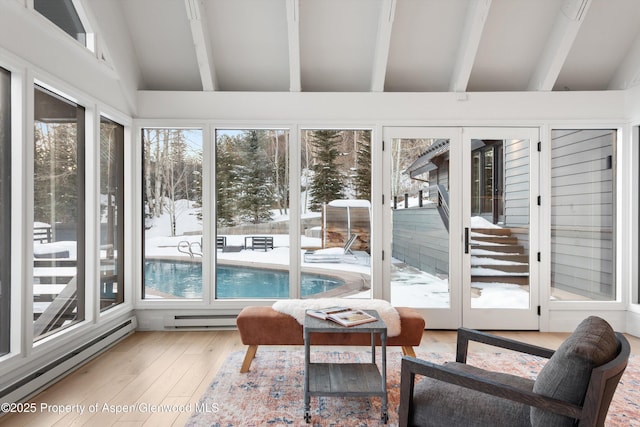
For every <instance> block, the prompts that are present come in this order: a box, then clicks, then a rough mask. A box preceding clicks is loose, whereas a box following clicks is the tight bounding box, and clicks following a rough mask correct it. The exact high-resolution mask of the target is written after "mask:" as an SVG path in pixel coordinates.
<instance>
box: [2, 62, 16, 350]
mask: <svg viewBox="0 0 640 427" xmlns="http://www.w3.org/2000/svg"><path fill="white" fill-rule="evenodd" d="M11 77H12V75H11V71H9V70H7V69H5V68H0V85H2V87H0V103H2V105H1V106H0V108H3V109H5V111H4V116H3V117H2V118H3V121H2V123H0V144H2V147H1V148H0V150H2V156H0V162H1V163H2V170H1V173H2V175H3V179H2V186H1V187H0V193H1V197H2V201H3V203H2V204H1V205H0V209H1V210H2V213H1V214H0V215H1V216H2V222H1V223H0V227H2V228H1V231H2V235H3V237H2V244H1V246H2V251H0V262H2V261H4V262H8V266H5V267H4V268H0V295H1V297H0V357H2V356H4V355H6V354H9V353H10V352H11V325H12V322H11V320H12V310H11V265H12V262H11V260H12V251H11V248H12V244H11V243H12V239H11V229H12V219H11V211H12V209H11V207H12V203H11V198H12V191H11V186H12V180H11V176H12V168H11V163H12V155H11V153H12V149H11V146H12V137H13V135H12V126H11V124H12V123H11V122H12V108H11V107H12V105H11V104H12V96H11V95H12V93H11ZM2 127H6V129H5V131H2V129H1V128H2Z"/></svg>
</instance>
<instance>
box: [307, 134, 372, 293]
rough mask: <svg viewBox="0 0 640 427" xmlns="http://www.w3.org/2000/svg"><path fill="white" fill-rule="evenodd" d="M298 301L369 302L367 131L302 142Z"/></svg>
mask: <svg viewBox="0 0 640 427" xmlns="http://www.w3.org/2000/svg"><path fill="white" fill-rule="evenodd" d="M301 144H302V150H301V155H302V158H301V167H302V177H301V178H302V179H301V181H302V194H301V209H302V212H301V230H300V231H301V236H300V239H301V246H302V249H303V253H302V269H301V273H302V279H301V283H302V288H301V290H300V295H301V297H302V298H319V297H326V296H328V295H331V296H340V297H346V296H349V297H352V298H371V291H372V289H371V262H370V256H371V131H370V130H343V129H310V130H303V131H302V138H301Z"/></svg>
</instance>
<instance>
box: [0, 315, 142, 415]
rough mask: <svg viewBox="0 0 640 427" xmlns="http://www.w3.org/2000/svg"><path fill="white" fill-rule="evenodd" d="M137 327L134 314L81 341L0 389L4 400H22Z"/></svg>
mask: <svg viewBox="0 0 640 427" xmlns="http://www.w3.org/2000/svg"><path fill="white" fill-rule="evenodd" d="M135 329H136V318H135V317H130V318H128V319H126V320H125V321H123V322H122V323H120V324H118V325H117V326H115V327H113V328H111V329H109V330H108V331H107V332H105V333H103V334H101V335H100V336H98V337H96V338H94V339H92V340H90V341H89V342H87V343H86V344H84V345H81V346H80V347H78V348H76V349H74V350H72V351H70V352H69V353H67V354H65V355H64V356H62V357H60V358H58V359H56V360H54V361H52V362H50V363H48V364H47V365H46V366H44V367H42V368H40V369H38V370H37V371H35V372H33V373H31V374H29V375H27V376H26V377H24V378H21V379H20V380H18V381H16V382H15V383H13V384H11V385H10V386H8V387H6V388H4V389H3V390H1V391H0V401H2V402H19V401H22V400H24V399H27V398H29V397H31V396H33V395H34V394H35V393H36V392H39V391H40V390H41V389H43V388H44V387H46V386H47V385H49V384H50V383H52V382H53V381H55V380H57V379H58V378H60V377H62V376H63V375H65V374H67V373H69V372H71V371H73V370H74V369H77V368H78V367H79V366H81V365H82V364H83V363H85V362H87V361H88V360H90V359H91V358H93V357H95V356H97V355H98V354H100V353H101V352H103V351H105V350H106V349H108V348H109V347H110V346H111V345H113V344H115V343H116V342H117V341H118V340H120V339H121V338H124V337H125V336H127V335H129V334H130V333H132V332H134V331H135ZM0 415H2V413H0Z"/></svg>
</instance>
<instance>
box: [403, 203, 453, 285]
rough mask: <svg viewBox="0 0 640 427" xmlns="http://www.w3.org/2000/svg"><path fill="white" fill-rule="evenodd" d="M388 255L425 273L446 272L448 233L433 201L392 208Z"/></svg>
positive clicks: (447, 269) (447, 268)
mask: <svg viewBox="0 0 640 427" xmlns="http://www.w3.org/2000/svg"><path fill="white" fill-rule="evenodd" d="M392 256H393V257H394V258H395V259H397V260H399V261H402V262H404V263H405V264H408V265H411V266H412V267H415V268H417V269H419V270H421V271H424V272H427V273H431V274H434V275H435V274H446V275H448V274H449V233H448V231H447V229H446V228H445V226H444V224H443V222H442V219H441V218H440V214H439V213H438V209H437V206H436V205H435V204H429V205H427V206H426V207H422V208H409V209H396V210H394V211H393V242H392Z"/></svg>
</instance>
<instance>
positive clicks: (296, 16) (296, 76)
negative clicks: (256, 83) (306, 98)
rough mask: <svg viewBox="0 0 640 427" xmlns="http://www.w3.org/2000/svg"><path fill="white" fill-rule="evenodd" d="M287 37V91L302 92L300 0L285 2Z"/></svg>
mask: <svg viewBox="0 0 640 427" xmlns="http://www.w3.org/2000/svg"><path fill="white" fill-rule="evenodd" d="M287 34H288V37H289V91H291V92H300V91H302V82H301V79H300V0H287Z"/></svg>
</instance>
